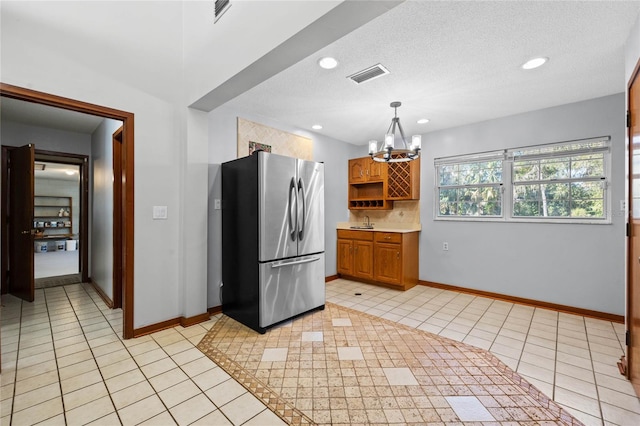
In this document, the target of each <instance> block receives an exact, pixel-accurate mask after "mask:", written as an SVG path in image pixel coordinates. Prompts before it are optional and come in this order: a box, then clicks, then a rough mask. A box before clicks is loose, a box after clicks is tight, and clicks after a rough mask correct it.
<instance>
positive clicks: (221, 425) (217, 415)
mask: <svg viewBox="0 0 640 426" xmlns="http://www.w3.org/2000/svg"><path fill="white" fill-rule="evenodd" d="M251 424H252V423H249V422H247V423H245V425H251ZM253 424H254V425H256V426H270V425H271V424H273V425H279V424H278V423H269V422H268V421H264V422H262V423H253ZM280 424H283V423H280ZM284 424H286V423H284ZM192 425H198V426H210V425H216V426H227V425H229V426H231V425H233V423H231V422H230V421H229V419H227V418H226V417H225V415H224V414H222V411H220V410H216V411H213V412H211V413H209V414H207V415H206V416H204V417H202V418H200V419H198V420H196V421H195V422H193V423H192Z"/></svg>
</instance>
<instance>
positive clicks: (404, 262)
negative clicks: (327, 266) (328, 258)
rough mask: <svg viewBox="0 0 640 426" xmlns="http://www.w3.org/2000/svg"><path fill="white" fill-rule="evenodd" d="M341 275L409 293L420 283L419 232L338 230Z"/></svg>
mask: <svg viewBox="0 0 640 426" xmlns="http://www.w3.org/2000/svg"><path fill="white" fill-rule="evenodd" d="M337 262H338V265H337V269H338V274H340V275H344V276H348V277H351V278H359V279H362V280H365V281H367V282H373V283H379V284H383V285H385V286H389V287H394V288H398V289H402V290H407V289H409V288H411V287H413V286H415V285H416V284H417V283H418V268H419V266H418V233H417V232H409V233H398V232H376V231H351V230H344V229H339V230H338V260H337Z"/></svg>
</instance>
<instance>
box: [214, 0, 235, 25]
mask: <svg viewBox="0 0 640 426" xmlns="http://www.w3.org/2000/svg"><path fill="white" fill-rule="evenodd" d="M230 7H231V0H216V1H215V19H214V20H213V22H214V23H216V22H217V21H218V19H220V17H221V16H222V15H223V14H224V13H225V12H226V11H227V9H229V8H230Z"/></svg>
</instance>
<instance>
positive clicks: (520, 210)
mask: <svg viewBox="0 0 640 426" xmlns="http://www.w3.org/2000/svg"><path fill="white" fill-rule="evenodd" d="M540 214H541V213H540V203H539V202H538V201H516V202H514V203H513V215H514V216H533V217H535V216H540Z"/></svg>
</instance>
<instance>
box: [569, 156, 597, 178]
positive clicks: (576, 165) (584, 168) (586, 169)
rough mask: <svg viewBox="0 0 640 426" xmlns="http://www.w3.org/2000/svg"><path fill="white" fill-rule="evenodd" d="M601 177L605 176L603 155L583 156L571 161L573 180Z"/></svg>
mask: <svg viewBox="0 0 640 426" xmlns="http://www.w3.org/2000/svg"><path fill="white" fill-rule="evenodd" d="M599 176H604V155H603V154H590V155H581V156H579V157H573V158H572V159H571V177H572V178H583V177H599Z"/></svg>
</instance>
